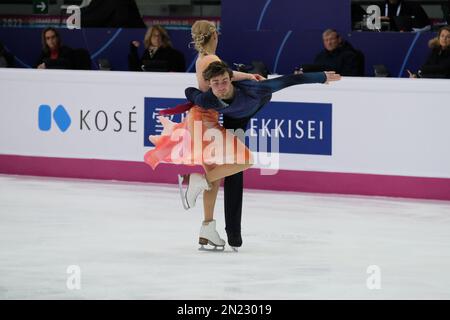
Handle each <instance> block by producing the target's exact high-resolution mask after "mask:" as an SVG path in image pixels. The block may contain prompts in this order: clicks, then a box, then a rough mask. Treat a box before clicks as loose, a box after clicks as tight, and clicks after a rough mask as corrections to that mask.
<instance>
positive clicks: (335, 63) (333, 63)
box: [303, 29, 364, 76]
mask: <svg viewBox="0 0 450 320" xmlns="http://www.w3.org/2000/svg"><path fill="white" fill-rule="evenodd" d="M322 39H323V45H324V48H325V49H324V50H323V51H321V52H320V53H319V54H318V55H317V56H316V58H315V59H314V65H316V66H317V68H316V70H306V69H304V70H303V71H305V72H311V71H335V72H336V73H339V74H341V75H343V76H363V75H364V57H363V55H362V53H361V52H360V51H358V50H356V49H354V48H353V47H352V45H351V44H350V43H349V42H347V41H345V40H343V39H342V38H341V36H340V35H339V34H338V33H337V31H336V30H333V29H327V30H325V31H324V33H323V34H322Z"/></svg>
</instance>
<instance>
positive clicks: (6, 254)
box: [0, 175, 450, 300]
mask: <svg viewBox="0 0 450 320" xmlns="http://www.w3.org/2000/svg"><path fill="white" fill-rule="evenodd" d="M175 180H176V178H175V177H174V181H175ZM200 204H201V202H200ZM216 212H217V213H216V219H217V223H218V230H219V233H220V234H221V235H222V237H225V231H224V217H223V193H222V190H221V192H220V193H219V199H218V202H217V210H216ZM201 213H202V211H201V206H197V207H196V208H194V209H192V210H191V211H184V210H183V209H182V205H181V202H180V199H179V194H178V189H177V188H176V186H175V185H159V184H144V183H124V182H110V181H91V180H75V179H74V180H70V179H58V178H43V177H24V176H8V175H0V299H238V300H239V299H450V272H449V270H450V202H445V201H425V200H411V199H394V198H371V197H362V196H341V195H324V194H306V193H290V192H268V191H255V190H246V191H245V194H244V211H243V240H244V244H243V246H242V248H240V250H239V252H238V253H234V252H232V251H231V250H230V248H229V247H226V249H225V251H224V252H202V251H198V245H197V241H198V232H199V229H200V225H201V221H202V216H201ZM225 239H226V238H225ZM70 266H76V268H79V269H77V270H78V271H80V272H79V273H76V275H77V276H79V277H78V278H77V279H78V280H79V283H80V285H81V288H80V289H73V288H72V289H69V287H70V286H69V287H68V286H67V282H68V279H69V282H70V281H72V280H73V276H74V275H75V273H73V269H70V268H69V267H70ZM371 266H375V267H371ZM68 268H69V269H68ZM68 271H69V272H68ZM368 283H369V286H368ZM373 284H379V289H374V288H373ZM375 287H376V285H375Z"/></svg>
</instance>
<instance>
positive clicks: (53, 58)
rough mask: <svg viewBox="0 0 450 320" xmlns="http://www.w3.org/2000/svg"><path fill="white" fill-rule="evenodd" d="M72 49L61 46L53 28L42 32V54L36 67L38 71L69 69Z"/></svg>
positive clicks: (56, 32)
mask: <svg viewBox="0 0 450 320" xmlns="http://www.w3.org/2000/svg"><path fill="white" fill-rule="evenodd" d="M71 54H72V49H70V48H69V47H66V46H63V45H62V42H61V37H60V36H59V33H58V31H56V29H55V28H46V29H44V31H42V52H41V56H40V57H39V59H38V61H37V63H36V65H35V66H36V67H37V68H38V69H71V68H72V61H71Z"/></svg>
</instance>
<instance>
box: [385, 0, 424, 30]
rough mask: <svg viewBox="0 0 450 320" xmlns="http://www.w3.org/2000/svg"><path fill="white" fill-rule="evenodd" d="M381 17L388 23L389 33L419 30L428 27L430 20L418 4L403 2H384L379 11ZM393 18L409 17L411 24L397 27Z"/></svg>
mask: <svg viewBox="0 0 450 320" xmlns="http://www.w3.org/2000/svg"><path fill="white" fill-rule="evenodd" d="M381 10H382V11H381V12H382V14H383V10H384V15H383V16H382V17H381V19H382V20H384V21H389V24H390V30H391V31H412V29H413V28H417V29H421V28H424V27H426V26H428V25H430V19H429V17H428V15H427V13H426V12H425V10H424V9H423V8H422V6H421V5H420V4H419V3H416V2H411V1H403V0H386V1H385V4H384V8H382V9H381ZM395 17H410V18H411V19H412V20H411V23H410V24H409V23H404V25H398V24H397V23H396V21H395V19H396V18H395Z"/></svg>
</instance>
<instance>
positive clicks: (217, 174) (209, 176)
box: [205, 163, 252, 183]
mask: <svg viewBox="0 0 450 320" xmlns="http://www.w3.org/2000/svg"><path fill="white" fill-rule="evenodd" d="M251 166H252V164H251V163H245V164H223V165H218V166H216V167H215V168H214V169H212V170H211V171H209V172H207V173H206V175H205V177H206V180H208V182H209V183H213V182H215V181H220V179H222V178H225V177H228V176H231V175H233V174H236V173H238V172H241V171H244V170H247V169H248V168H250V167H251Z"/></svg>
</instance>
